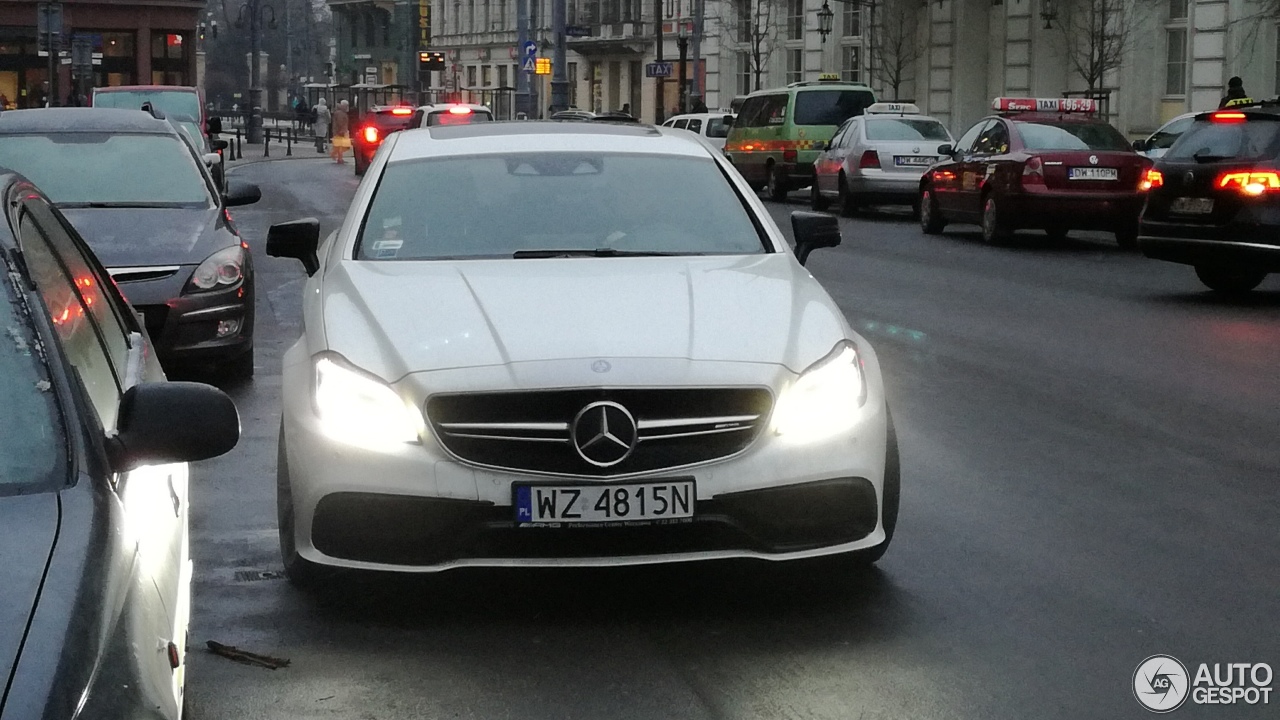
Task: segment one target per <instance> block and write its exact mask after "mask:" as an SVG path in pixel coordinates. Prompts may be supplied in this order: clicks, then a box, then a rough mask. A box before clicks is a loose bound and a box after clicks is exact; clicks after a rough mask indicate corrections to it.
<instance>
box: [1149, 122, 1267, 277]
mask: <svg viewBox="0 0 1280 720" xmlns="http://www.w3.org/2000/svg"><path fill="white" fill-rule="evenodd" d="M1142 186H1143V187H1144V188H1145V189H1146V190H1147V193H1148V198H1147V205H1146V209H1145V210H1144V211H1143V214H1142V225H1141V230H1140V237H1139V239H1138V244H1139V246H1140V247H1141V248H1142V252H1143V254H1144V255H1146V256H1147V257H1149V258H1155V259H1157V260H1168V261H1170V262H1176V263H1182V264H1184V265H1191V266H1193V267H1195V269H1196V276H1197V277H1199V278H1200V281H1201V282H1203V283H1204V284H1205V285H1207V286H1208V287H1209V288H1210V289H1212V290H1215V291H1217V292H1220V293H1225V294H1235V293H1245V292H1248V291H1250V290H1252V289H1254V288H1255V287H1257V286H1258V284H1259V283H1261V282H1262V281H1263V279H1264V278H1266V276H1267V275H1268V274H1269V273H1273V272H1280V99H1278V100H1268V101H1264V102H1258V103H1251V104H1248V105H1238V106H1235V107H1229V108H1226V109H1224V110H1217V111H1214V112H1206V113H1202V114H1200V115H1197V116H1196V118H1195V122H1194V123H1192V125H1191V127H1190V128H1189V129H1188V130H1187V131H1186V133H1184V134H1183V135H1182V137H1180V138H1178V141H1177V142H1175V143H1174V144H1173V146H1172V147H1170V148H1169V151H1168V152H1167V153H1166V154H1165V155H1164V157H1162V158H1161V159H1160V160H1159V161H1157V163H1156V165H1155V167H1154V168H1152V169H1151V170H1148V171H1147V175H1146V177H1145V178H1144V180H1143V182H1142Z"/></svg>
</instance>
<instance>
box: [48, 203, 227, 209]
mask: <svg viewBox="0 0 1280 720" xmlns="http://www.w3.org/2000/svg"><path fill="white" fill-rule="evenodd" d="M56 205H57V206H58V207H60V208H194V207H204V206H203V205H200V204H199V203H185V202H67V203H56Z"/></svg>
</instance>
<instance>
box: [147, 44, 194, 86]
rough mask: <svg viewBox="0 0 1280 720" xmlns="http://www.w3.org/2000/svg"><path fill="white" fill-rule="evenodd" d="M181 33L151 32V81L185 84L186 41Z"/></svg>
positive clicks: (153, 82)
mask: <svg viewBox="0 0 1280 720" xmlns="http://www.w3.org/2000/svg"><path fill="white" fill-rule="evenodd" d="M187 38H188V36H186V35H182V34H181V33H171V32H165V31H163V30H161V31H158V32H157V31H153V32H152V33H151V83H152V84H153V85H187V84H188V83H187V57H188V55H187V50H188V48H187V45H188V43H187V42H186V41H187Z"/></svg>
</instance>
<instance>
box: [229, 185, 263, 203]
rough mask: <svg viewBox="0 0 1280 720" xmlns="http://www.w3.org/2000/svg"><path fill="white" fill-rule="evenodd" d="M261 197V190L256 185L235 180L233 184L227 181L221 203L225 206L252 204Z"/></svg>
mask: <svg viewBox="0 0 1280 720" xmlns="http://www.w3.org/2000/svg"><path fill="white" fill-rule="evenodd" d="M261 199H262V190H260V189H259V188H258V186H257V185H254V184H253V183H247V182H237V183H236V184H235V185H231V184H230V183H228V185H227V194H226V195H224V196H223V203H224V204H225V205H226V206H227V207H237V206H239V205H252V204H254V203H256V202H258V201H259V200H261Z"/></svg>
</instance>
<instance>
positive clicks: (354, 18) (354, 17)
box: [351, 12, 360, 47]
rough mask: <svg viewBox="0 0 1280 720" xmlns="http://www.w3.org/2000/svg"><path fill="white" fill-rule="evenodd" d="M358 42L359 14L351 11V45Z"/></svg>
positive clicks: (353, 45)
mask: <svg viewBox="0 0 1280 720" xmlns="http://www.w3.org/2000/svg"><path fill="white" fill-rule="evenodd" d="M359 44H360V14H359V13H354V12H353V13H351V47H355V46H357V45H359Z"/></svg>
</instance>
